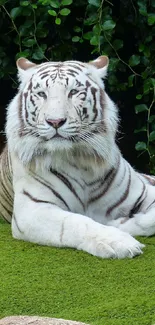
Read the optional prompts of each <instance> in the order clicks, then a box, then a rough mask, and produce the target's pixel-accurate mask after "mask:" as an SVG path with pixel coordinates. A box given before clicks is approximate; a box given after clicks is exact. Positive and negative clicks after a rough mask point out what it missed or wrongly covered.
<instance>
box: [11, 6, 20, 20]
mask: <svg viewBox="0 0 155 325" xmlns="http://www.w3.org/2000/svg"><path fill="white" fill-rule="evenodd" d="M21 12H22V9H21V7H16V8H13V9H12V10H11V12H10V16H11V18H12V19H13V20H15V19H16V17H18V16H20V14H21Z"/></svg>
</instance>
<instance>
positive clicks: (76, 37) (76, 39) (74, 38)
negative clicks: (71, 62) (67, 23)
mask: <svg viewBox="0 0 155 325" xmlns="http://www.w3.org/2000/svg"><path fill="white" fill-rule="evenodd" d="M79 40H80V37H79V36H74V37H72V42H75V43H76V42H79Z"/></svg>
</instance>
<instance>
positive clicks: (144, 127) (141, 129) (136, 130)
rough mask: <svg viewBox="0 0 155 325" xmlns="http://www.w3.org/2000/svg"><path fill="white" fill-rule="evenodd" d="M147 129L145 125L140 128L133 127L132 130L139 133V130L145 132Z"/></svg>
mask: <svg viewBox="0 0 155 325" xmlns="http://www.w3.org/2000/svg"><path fill="white" fill-rule="evenodd" d="M146 131H147V130H146V126H143V127H142V128H140V129H135V130H134V133H140V132H146Z"/></svg>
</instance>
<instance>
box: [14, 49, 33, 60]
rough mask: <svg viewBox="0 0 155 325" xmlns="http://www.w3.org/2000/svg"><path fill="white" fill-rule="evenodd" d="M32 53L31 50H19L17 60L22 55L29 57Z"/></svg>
mask: <svg viewBox="0 0 155 325" xmlns="http://www.w3.org/2000/svg"><path fill="white" fill-rule="evenodd" d="M29 54H30V50H28V49H27V50H25V51H22V52H19V53H17V54H16V60H17V59H19V58H21V57H24V58H27V57H28V56H29Z"/></svg>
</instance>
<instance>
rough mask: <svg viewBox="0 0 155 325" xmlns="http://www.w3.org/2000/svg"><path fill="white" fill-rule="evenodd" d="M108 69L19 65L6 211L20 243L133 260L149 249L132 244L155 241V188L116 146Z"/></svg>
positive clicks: (4, 172)
mask: <svg viewBox="0 0 155 325" xmlns="http://www.w3.org/2000/svg"><path fill="white" fill-rule="evenodd" d="M108 62H109V60H108V58H107V57H106V56H100V57H99V58H98V59H97V60H95V61H92V62H90V63H82V62H79V61H65V62H46V63H43V64H40V65H36V64H34V63H32V62H30V61H28V60H27V59H25V58H20V59H18V61H17V67H18V73H19V78H20V87H19V91H18V93H17V95H16V96H15V98H14V99H13V100H12V102H11V103H10V104H9V106H8V110H7V123H6V135H7V147H6V148H5V150H4V151H3V154H2V155H1V178H0V179H1V192H0V211H1V214H2V215H3V217H4V218H5V219H7V220H8V221H9V222H11V223H12V234H13V237H14V238H17V239H22V240H25V241H30V242H34V243H38V244H41V245H49V246H52V245H53V246H57V247H73V248H77V249H79V250H84V251H86V252H88V253H90V254H92V255H96V256H100V257H102V258H124V257H133V256H135V255H138V254H140V253H142V248H143V247H144V245H142V244H140V243H139V242H138V241H137V240H136V239H134V238H133V237H132V236H131V235H133V236H137V235H140V236H151V235H153V234H155V187H153V185H154V184H155V180H154V178H153V177H152V178H151V177H150V176H145V175H142V174H139V173H137V172H136V171H135V170H134V169H133V168H132V167H131V166H130V165H129V164H128V162H127V161H125V160H124V159H123V157H122V156H121V153H120V151H119V149H118V147H117V145H116V142H115V135H116V131H117V121H118V114H117V108H116V106H115V105H114V103H113V102H112V101H111V99H110V98H109V97H108V95H107V94H106V92H105V90H104V87H103V80H102V78H104V77H105V76H106V72H107V67H108ZM11 184H13V189H12V185H11ZM12 206H13V207H12ZM12 210H13V211H12ZM11 215H12V220H11Z"/></svg>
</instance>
